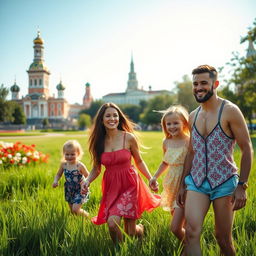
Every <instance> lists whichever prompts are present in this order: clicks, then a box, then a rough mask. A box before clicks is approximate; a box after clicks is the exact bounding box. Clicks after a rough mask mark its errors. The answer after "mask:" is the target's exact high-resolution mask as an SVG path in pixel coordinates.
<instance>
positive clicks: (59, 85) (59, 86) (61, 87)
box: [56, 81, 66, 91]
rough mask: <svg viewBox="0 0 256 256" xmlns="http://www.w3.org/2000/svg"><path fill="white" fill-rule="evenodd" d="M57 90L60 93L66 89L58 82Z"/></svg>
mask: <svg viewBox="0 0 256 256" xmlns="http://www.w3.org/2000/svg"><path fill="white" fill-rule="evenodd" d="M56 88H57V90H58V91H60V90H62V91H63V90H65V89H66V87H65V86H64V85H63V84H62V82H61V81H60V83H59V84H58V85H57V86H56Z"/></svg>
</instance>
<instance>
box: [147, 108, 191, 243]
mask: <svg viewBox="0 0 256 256" xmlns="http://www.w3.org/2000/svg"><path fill="white" fill-rule="evenodd" d="M159 112H161V113H163V116H162V119H161V125H162V129H163V132H164V134H165V139H164V140H163V153H164V157H163V161H162V163H161V164H160V166H159V167H158V170H157V171H156V173H155V175H154V176H153V177H152V179H151V180H150V187H151V188H152V189H154V188H155V186H156V185H157V178H158V177H159V176H160V175H161V174H162V173H163V172H164V171H165V170H166V169H167V168H168V167H169V170H168V173H167V174H166V176H165V179H164V181H163V192H162V195H161V197H162V199H161V206H162V207H163V209H164V210H167V211H170V212H171V214H172V215H173V217H172V222H171V226H170V229H171V231H172V232H173V234H174V235H175V236H176V237H177V238H178V239H179V240H180V241H183V239H184V235H185V230H184V209H183V208H179V207H178V205H177V204H176V194H177V192H178V189H179V184H180V179H181V176H182V171H183V164H184V160H185V157H186V154H187V150H188V143H189V127H188V115H189V114H188V112H187V110H186V109H185V108H184V107H183V106H181V105H175V106H171V107H169V108H168V109H167V110H165V111H159Z"/></svg>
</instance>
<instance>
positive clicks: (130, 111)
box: [120, 104, 141, 123]
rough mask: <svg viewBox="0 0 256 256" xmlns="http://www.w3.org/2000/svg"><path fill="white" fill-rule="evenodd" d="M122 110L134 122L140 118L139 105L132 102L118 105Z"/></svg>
mask: <svg viewBox="0 0 256 256" xmlns="http://www.w3.org/2000/svg"><path fill="white" fill-rule="evenodd" d="M120 108H121V109H122V111H123V112H124V113H125V114H126V115H127V116H128V117H129V118H130V119H131V120H132V121H133V122H134V123H138V122H139V120H140V114H141V106H138V105H133V104H123V105H120Z"/></svg>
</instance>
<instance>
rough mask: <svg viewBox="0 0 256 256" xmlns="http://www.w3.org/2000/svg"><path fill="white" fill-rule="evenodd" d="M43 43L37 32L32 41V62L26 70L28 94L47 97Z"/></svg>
mask: <svg viewBox="0 0 256 256" xmlns="http://www.w3.org/2000/svg"><path fill="white" fill-rule="evenodd" d="M43 44H44V41H43V39H42V38H41V36H40V31H38V32H37V37H36V38H35V39H34V60H33V63H32V64H31V65H30V67H29V69H28V71H27V72H28V81H29V86H28V94H29V95H34V94H36V95H37V96H43V97H45V98H46V99H47V98H48V97H49V75H50V71H49V70H48V68H47V67H46V65H45V63H44V45H43Z"/></svg>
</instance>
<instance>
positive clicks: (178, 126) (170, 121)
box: [164, 113, 184, 137]
mask: <svg viewBox="0 0 256 256" xmlns="http://www.w3.org/2000/svg"><path fill="white" fill-rule="evenodd" d="M164 121H165V128H166V131H167V132H168V134H169V135H170V137H180V136H182V135H183V129H184V124H183V121H182V119H181V117H180V116H179V114H177V113H172V114H168V115H166V117H165V119H164Z"/></svg>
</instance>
